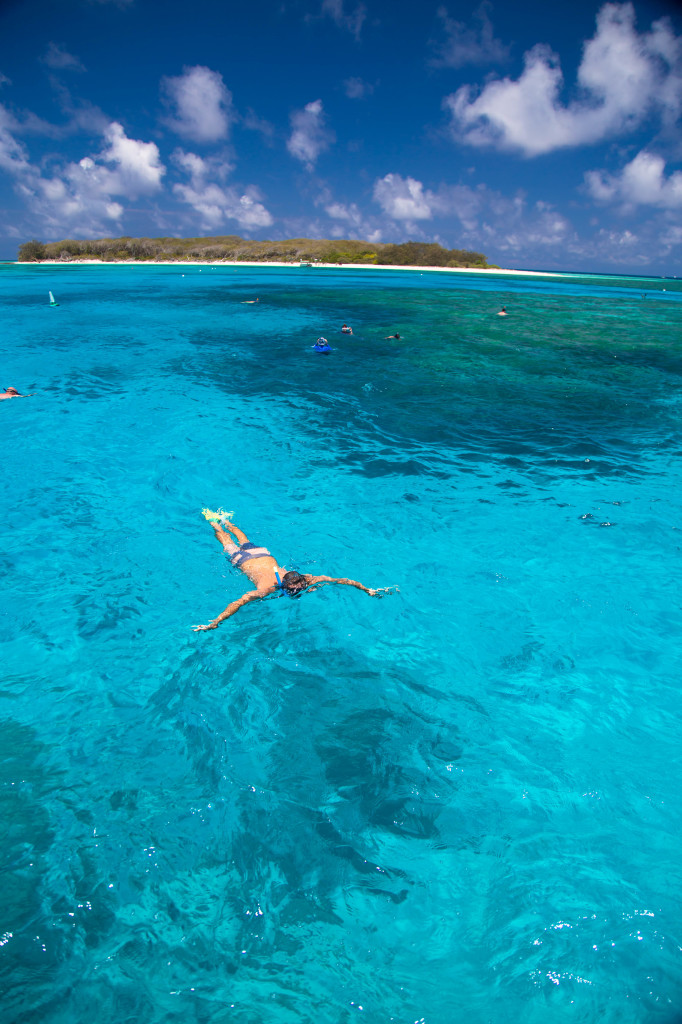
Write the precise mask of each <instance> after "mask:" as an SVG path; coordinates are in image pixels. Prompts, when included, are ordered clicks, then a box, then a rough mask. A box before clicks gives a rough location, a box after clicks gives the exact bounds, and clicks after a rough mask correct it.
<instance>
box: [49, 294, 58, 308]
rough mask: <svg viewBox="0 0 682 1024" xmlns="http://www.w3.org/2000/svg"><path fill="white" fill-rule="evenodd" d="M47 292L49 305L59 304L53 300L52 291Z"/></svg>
mask: <svg viewBox="0 0 682 1024" xmlns="http://www.w3.org/2000/svg"><path fill="white" fill-rule="evenodd" d="M48 294H49V296H50V305H51V306H58V305H59V303H58V302H55V300H54V295H53V294H52V292H49V293H48Z"/></svg>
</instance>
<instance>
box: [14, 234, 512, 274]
mask: <svg viewBox="0 0 682 1024" xmlns="http://www.w3.org/2000/svg"><path fill="white" fill-rule="evenodd" d="M44 260H50V261H53V260H57V261H59V262H64V263H69V262H71V261H72V260H101V261H103V262H105V263H120V262H124V261H125V262H129V261H133V262H139V263H145V262H153V263H174V262H186V261H192V262H197V263H217V262H219V261H225V262H229V263H239V262H244V263H274V262H277V263H292V264H295V263H326V264H329V263H331V264H343V263H355V264H358V265H363V266H372V265H376V264H379V265H383V266H394V267H408V266H412V267H462V268H466V267H472V268H475V269H478V270H494V269H496V268H495V267H494V266H493V265H491V264H489V263H488V262H487V260H486V258H485V256H484V255H483V254H482V253H480V252H471V251H469V250H468V249H445V248H443V246H441V245H438V244H437V243H436V242H401V243H399V244H394V243H391V242H372V243H370V242H362V241H359V240H357V239H338V240H330V239H327V238H319V239H316V238H289V239H285V240H283V241H276V242H268V241H255V240H252V239H245V238H240V237H239V235H218V236H215V237H212V238H128V237H124V238H97V239H64V240H63V241H61V242H39V241H37V240H36V239H32V240H31V241H30V242H24V243H23V245H20V246H19V254H18V261H19V262H20V263H41V262H43V261H44Z"/></svg>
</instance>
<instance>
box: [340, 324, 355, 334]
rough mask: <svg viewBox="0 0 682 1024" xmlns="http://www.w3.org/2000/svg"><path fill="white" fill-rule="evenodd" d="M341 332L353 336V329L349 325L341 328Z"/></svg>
mask: <svg viewBox="0 0 682 1024" xmlns="http://www.w3.org/2000/svg"><path fill="white" fill-rule="evenodd" d="M341 332H342V334H352V333H353V328H352V327H349V326H348V325H347V324H344V325H343V327H342V328H341Z"/></svg>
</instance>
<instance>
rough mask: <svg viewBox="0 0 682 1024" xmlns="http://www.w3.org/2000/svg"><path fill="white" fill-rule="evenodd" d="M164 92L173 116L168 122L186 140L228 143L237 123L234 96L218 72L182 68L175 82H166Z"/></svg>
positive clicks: (171, 79) (167, 79)
mask: <svg viewBox="0 0 682 1024" xmlns="http://www.w3.org/2000/svg"><path fill="white" fill-rule="evenodd" d="M161 92H162V94H163V97H164V99H165V101H166V103H167V104H168V105H169V106H171V107H172V108H173V110H174V115H173V116H171V117H169V118H168V119H167V121H166V123H167V124H168V126H169V127H170V128H171V129H172V130H173V131H174V132H176V134H178V135H181V136H182V137H183V138H187V139H192V140H193V141H194V142H217V141H218V140H219V139H226V138H227V136H228V133H229V130H230V124H231V122H232V120H233V119H234V115H233V111H232V93H231V92H230V91H229V89H228V88H227V86H226V85H225V83H224V81H223V76H222V75H221V74H220V73H219V72H218V71H211V69H210V68H207V67H203V66H202V65H201V64H198V65H197V66H196V67H192V68H190V67H186V68H183V72H182V74H181V75H178V76H177V77H176V78H169V77H167V78H163V79H162V80H161Z"/></svg>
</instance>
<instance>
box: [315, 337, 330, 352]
mask: <svg viewBox="0 0 682 1024" xmlns="http://www.w3.org/2000/svg"><path fill="white" fill-rule="evenodd" d="M313 348H314V349H315V351H316V352H331V347H330V345H329V342H328V341H327V339H326V338H318V339H317V341H316V342H315V344H314V345H313Z"/></svg>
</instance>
